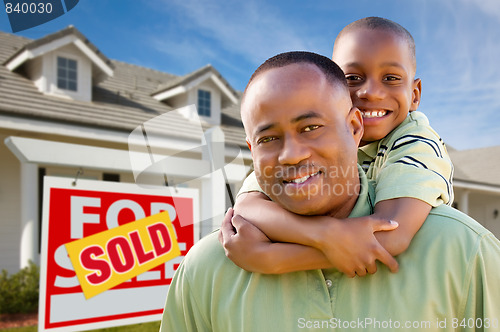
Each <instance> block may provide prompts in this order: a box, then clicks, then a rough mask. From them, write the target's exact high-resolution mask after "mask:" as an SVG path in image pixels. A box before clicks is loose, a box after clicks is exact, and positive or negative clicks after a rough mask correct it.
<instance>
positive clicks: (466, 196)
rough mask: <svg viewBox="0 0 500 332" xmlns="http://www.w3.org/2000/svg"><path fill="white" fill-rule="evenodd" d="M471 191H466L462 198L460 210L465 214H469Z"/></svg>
mask: <svg viewBox="0 0 500 332" xmlns="http://www.w3.org/2000/svg"><path fill="white" fill-rule="evenodd" d="M469 193H470V191H469V190H464V191H463V192H462V195H461V196H460V203H459V204H460V205H459V210H460V211H462V212H463V213H465V214H469Z"/></svg>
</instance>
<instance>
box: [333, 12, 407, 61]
mask: <svg viewBox="0 0 500 332" xmlns="http://www.w3.org/2000/svg"><path fill="white" fill-rule="evenodd" d="M359 28H365V29H369V30H385V31H389V32H392V33H395V34H396V35H398V36H400V37H402V38H403V39H404V40H405V41H406V43H407V44H408V48H409V49H410V56H411V60H412V63H413V65H414V68H415V69H416V68H417V57H416V54H415V40H414V39H413V36H412V35H411V33H409V32H408V30H406V29H405V28H404V27H403V26H401V25H400V24H398V23H396V22H394V21H391V20H388V19H386V18H383V17H376V16H371V17H365V18H362V19H359V20H357V21H354V22H352V23H351V24H349V25H347V26H346V27H344V28H343V29H342V31H340V32H339V34H338V35H337V38H336V39H335V43H336V42H337V40H339V39H340V38H341V37H342V36H343V35H344V34H346V33H347V32H350V31H353V30H356V29H359Z"/></svg>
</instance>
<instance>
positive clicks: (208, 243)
mask: <svg viewBox="0 0 500 332" xmlns="http://www.w3.org/2000/svg"><path fill="white" fill-rule="evenodd" d="M222 256H224V257H225V254H224V248H222V245H221V244H220V242H219V240H218V232H216V231H215V232H212V233H210V234H208V235H206V236H205V237H203V238H202V239H201V240H199V241H198V242H196V243H195V244H194V246H193V247H192V248H191V249H190V250H189V252H188V253H187V255H186V257H185V258H184V261H185V262H184V263H185V264H186V263H189V264H193V265H203V266H204V265H211V264H212V263H213V262H217V261H220V257H222Z"/></svg>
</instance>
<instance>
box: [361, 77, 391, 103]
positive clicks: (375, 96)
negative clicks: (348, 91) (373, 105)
mask: <svg viewBox="0 0 500 332" xmlns="http://www.w3.org/2000/svg"><path fill="white" fill-rule="evenodd" d="M356 95H357V97H358V98H361V99H367V100H381V99H384V98H385V91H384V89H383V87H382V86H381V84H379V83H378V82H374V80H366V81H365V83H364V84H363V85H362V86H360V87H359V89H358V90H357V91H356Z"/></svg>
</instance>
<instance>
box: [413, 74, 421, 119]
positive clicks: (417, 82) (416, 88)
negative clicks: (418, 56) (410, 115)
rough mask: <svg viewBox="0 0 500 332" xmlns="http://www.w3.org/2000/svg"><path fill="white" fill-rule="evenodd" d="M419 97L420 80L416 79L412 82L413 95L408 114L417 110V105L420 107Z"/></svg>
mask: <svg viewBox="0 0 500 332" xmlns="http://www.w3.org/2000/svg"><path fill="white" fill-rule="evenodd" d="M421 96H422V81H421V80H420V78H416V79H415V80H414V81H413V93H412V100H411V105H410V112H411V111H416V110H417V108H418V105H420V97H421Z"/></svg>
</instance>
